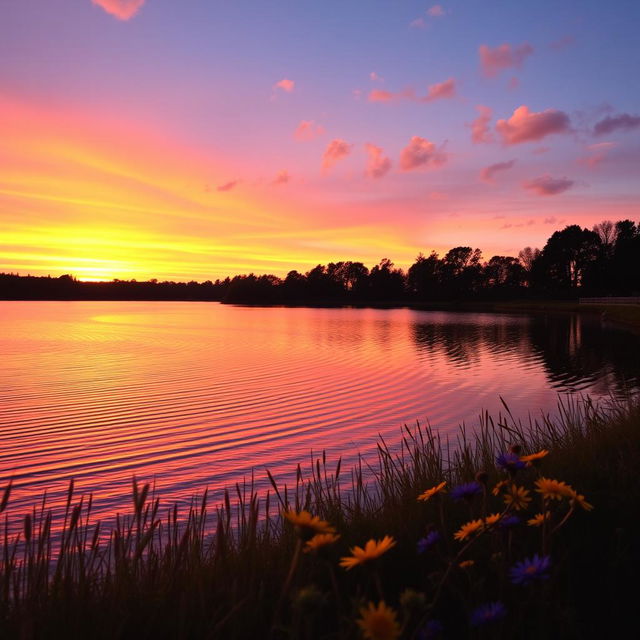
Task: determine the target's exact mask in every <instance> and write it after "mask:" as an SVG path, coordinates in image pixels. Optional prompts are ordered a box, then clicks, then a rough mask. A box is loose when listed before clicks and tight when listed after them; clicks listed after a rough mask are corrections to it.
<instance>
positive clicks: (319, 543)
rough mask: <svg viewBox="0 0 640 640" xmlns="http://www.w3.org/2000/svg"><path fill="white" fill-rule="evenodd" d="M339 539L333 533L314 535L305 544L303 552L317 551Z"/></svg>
mask: <svg viewBox="0 0 640 640" xmlns="http://www.w3.org/2000/svg"><path fill="white" fill-rule="evenodd" d="M339 538H340V536H339V535H336V534H335V533H316V535H315V536H313V538H311V540H307V542H306V543H305V545H304V552H305V553H309V552H310V551H318V550H319V549H322V548H323V547H326V546H328V545H330V544H333V543H334V542H336V541H337V540H339Z"/></svg>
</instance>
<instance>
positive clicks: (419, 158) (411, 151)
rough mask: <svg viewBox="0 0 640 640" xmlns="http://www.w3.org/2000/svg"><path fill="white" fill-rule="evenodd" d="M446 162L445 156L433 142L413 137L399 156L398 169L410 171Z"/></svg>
mask: <svg viewBox="0 0 640 640" xmlns="http://www.w3.org/2000/svg"><path fill="white" fill-rule="evenodd" d="M446 161H447V156H446V154H445V153H444V151H442V150H441V149H438V148H437V147H436V145H435V144H434V143H433V142H429V140H426V139H425V138H421V137H420V136H413V137H412V138H411V140H410V141H409V144H408V145H407V146H406V147H405V148H404V149H403V150H402V153H401V154H400V167H401V168H402V169H403V170H404V171H411V170H412V169H417V168H418V167H421V166H434V167H437V166H440V165H443V164H444V163H445V162H446Z"/></svg>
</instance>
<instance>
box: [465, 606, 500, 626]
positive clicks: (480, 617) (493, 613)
mask: <svg viewBox="0 0 640 640" xmlns="http://www.w3.org/2000/svg"><path fill="white" fill-rule="evenodd" d="M506 615H507V609H506V607H505V606H504V605H503V604H502V602H487V603H486V604H481V605H480V606H479V607H478V608H477V609H475V610H474V611H473V612H472V614H471V626H473V627H478V626H480V625H483V624H487V623H489V622H495V621H496V620H501V619H502V618H504V617H505V616H506Z"/></svg>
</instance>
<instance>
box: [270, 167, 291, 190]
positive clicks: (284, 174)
mask: <svg viewBox="0 0 640 640" xmlns="http://www.w3.org/2000/svg"><path fill="white" fill-rule="evenodd" d="M289 180H291V175H290V174H289V172H288V171H285V170H284V169H282V171H278V173H277V174H276V177H275V178H274V179H273V180H272V181H271V184H273V185H276V186H277V185H280V184H287V182H289Z"/></svg>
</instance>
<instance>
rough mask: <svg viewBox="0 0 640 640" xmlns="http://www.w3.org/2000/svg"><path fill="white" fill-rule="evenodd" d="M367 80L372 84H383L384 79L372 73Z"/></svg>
mask: <svg viewBox="0 0 640 640" xmlns="http://www.w3.org/2000/svg"><path fill="white" fill-rule="evenodd" d="M369 79H370V80H371V81H372V82H384V78H383V77H382V76H381V75H379V74H377V73H376V72H375V71H372V72H371V73H370V74H369Z"/></svg>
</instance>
